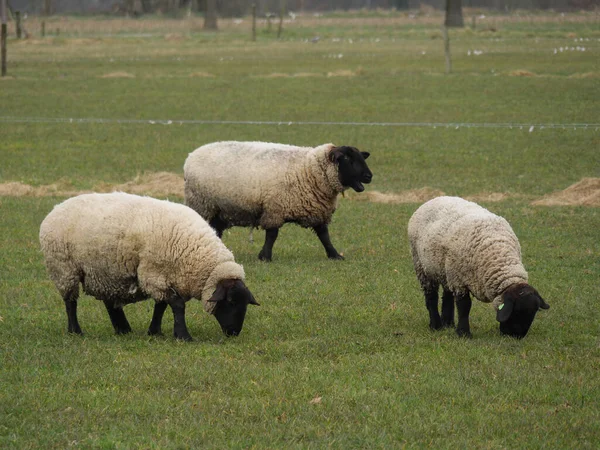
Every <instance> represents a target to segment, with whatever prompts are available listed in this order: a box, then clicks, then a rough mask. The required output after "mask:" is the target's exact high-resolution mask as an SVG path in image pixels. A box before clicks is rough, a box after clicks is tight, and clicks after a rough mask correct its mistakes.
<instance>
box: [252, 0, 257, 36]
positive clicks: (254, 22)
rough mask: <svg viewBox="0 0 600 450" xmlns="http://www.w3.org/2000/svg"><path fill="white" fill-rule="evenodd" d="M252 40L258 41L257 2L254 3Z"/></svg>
mask: <svg viewBox="0 0 600 450" xmlns="http://www.w3.org/2000/svg"><path fill="white" fill-rule="evenodd" d="M252 40H253V41H256V3H252Z"/></svg>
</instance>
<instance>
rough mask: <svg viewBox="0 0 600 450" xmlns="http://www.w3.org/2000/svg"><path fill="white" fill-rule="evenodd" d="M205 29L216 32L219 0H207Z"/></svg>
mask: <svg viewBox="0 0 600 450" xmlns="http://www.w3.org/2000/svg"><path fill="white" fill-rule="evenodd" d="M204 29H205V30H216V29H218V27H217V0H206V12H205V15H204Z"/></svg>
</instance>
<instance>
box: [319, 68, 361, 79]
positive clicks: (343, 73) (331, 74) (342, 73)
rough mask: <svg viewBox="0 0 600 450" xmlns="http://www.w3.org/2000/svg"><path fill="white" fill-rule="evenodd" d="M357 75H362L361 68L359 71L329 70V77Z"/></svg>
mask: <svg viewBox="0 0 600 450" xmlns="http://www.w3.org/2000/svg"><path fill="white" fill-rule="evenodd" d="M356 75H360V69H359V70H357V71H352V70H344V69H342V70H336V71H335V72H327V76H328V77H355V76H356Z"/></svg>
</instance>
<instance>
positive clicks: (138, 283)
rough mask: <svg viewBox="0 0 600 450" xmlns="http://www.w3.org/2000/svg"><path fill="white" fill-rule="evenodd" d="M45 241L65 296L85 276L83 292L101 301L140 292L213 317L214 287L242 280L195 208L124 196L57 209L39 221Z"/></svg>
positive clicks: (87, 197) (90, 198) (97, 197)
mask: <svg viewBox="0 0 600 450" xmlns="http://www.w3.org/2000/svg"><path fill="white" fill-rule="evenodd" d="M40 243H41V246H42V252H43V253H44V257H45V262H46V266H47V268H48V273H49V275H50V278H51V279H52V280H53V281H54V282H55V284H56V286H57V288H58V290H59V291H60V293H61V295H64V294H65V293H66V292H69V291H70V290H72V289H73V288H74V286H75V287H77V285H78V283H79V281H80V279H81V275H82V274H85V278H84V280H83V288H84V291H85V292H86V293H88V294H90V295H93V296H95V297H96V298H98V299H100V300H103V299H108V298H110V299H123V300H124V302H125V303H127V302H128V301H131V295H133V294H135V292H136V291H137V290H141V293H143V294H146V295H147V296H149V297H151V298H153V299H155V300H157V301H164V300H166V299H167V298H169V297H172V296H173V295H174V293H177V295H179V296H181V297H182V298H184V299H185V300H189V299H190V298H197V299H201V300H202V301H203V303H204V304H205V305H204V306H205V309H206V310H207V311H209V312H210V311H212V309H211V307H214V305H208V306H207V305H206V300H207V299H208V298H210V295H211V294H212V291H211V292H210V294H207V292H208V291H209V290H210V289H212V290H213V291H214V289H216V285H217V283H218V282H219V281H220V280H222V279H227V278H239V279H241V280H243V279H244V270H243V268H242V267H241V266H240V265H239V264H236V263H235V261H234V257H233V254H232V253H231V252H230V251H229V250H228V249H227V247H225V245H224V244H223V243H222V242H221V240H220V239H219V238H218V237H217V235H216V234H215V232H214V230H213V229H212V228H211V227H210V226H209V225H208V224H207V223H206V222H205V221H204V220H203V219H202V218H201V217H200V216H199V215H198V214H196V213H195V212H194V211H193V210H192V209H190V208H188V207H187V206H184V205H181V204H178V203H172V202H169V201H164V200H157V199H153V198H150V197H140V196H137V195H131V194H125V193H122V192H116V193H112V194H84V195H80V196H77V197H73V198H70V199H68V200H66V201H64V202H63V203H61V204H59V205H57V206H55V207H54V209H53V210H52V212H50V214H48V216H47V217H46V219H44V221H43V222H42V225H41V227H40ZM128 294H129V295H130V296H129V297H128Z"/></svg>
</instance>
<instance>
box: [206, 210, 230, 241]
mask: <svg viewBox="0 0 600 450" xmlns="http://www.w3.org/2000/svg"><path fill="white" fill-rule="evenodd" d="M209 224H210V226H211V227H212V228H214V230H215V231H216V232H217V236H219V239H221V238H222V237H223V231H225V229H226V228H227V222H225V221H224V220H223V219H221V218H220V217H218V216H215V217H213V218H212V219H211V220H210V222H209Z"/></svg>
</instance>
